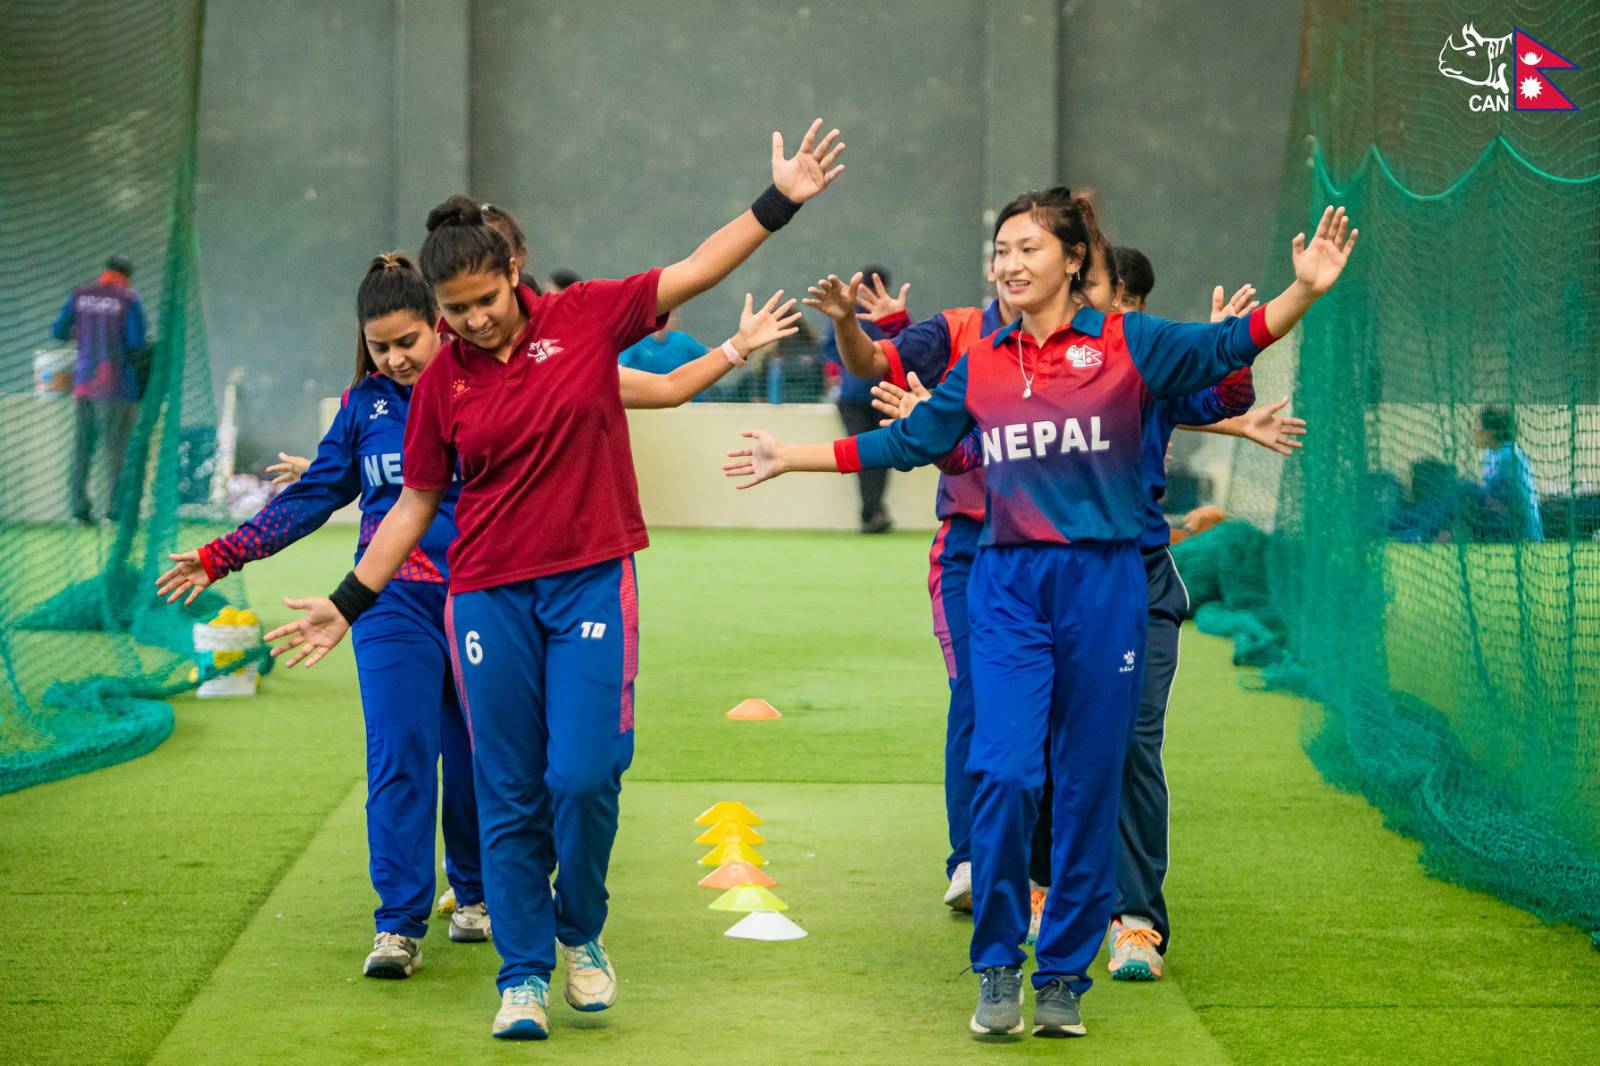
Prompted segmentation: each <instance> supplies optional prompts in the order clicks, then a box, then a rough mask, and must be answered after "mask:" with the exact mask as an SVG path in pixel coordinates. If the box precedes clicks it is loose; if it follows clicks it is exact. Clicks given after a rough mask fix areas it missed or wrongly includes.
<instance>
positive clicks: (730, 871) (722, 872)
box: [700, 862, 778, 891]
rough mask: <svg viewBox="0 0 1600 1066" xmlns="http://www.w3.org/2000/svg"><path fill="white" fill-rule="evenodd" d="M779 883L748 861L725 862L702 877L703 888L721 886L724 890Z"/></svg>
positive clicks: (701, 885) (701, 884)
mask: <svg viewBox="0 0 1600 1066" xmlns="http://www.w3.org/2000/svg"><path fill="white" fill-rule="evenodd" d="M777 883H778V882H776V881H774V880H773V879H772V878H770V877H768V876H767V875H766V874H764V873H762V872H761V871H760V870H758V869H756V868H755V867H754V866H751V865H750V864H749V863H747V862H725V863H723V864H722V865H721V866H719V867H717V868H716V869H715V870H712V871H711V872H710V873H708V874H706V875H705V876H704V877H702V878H701V879H700V887H701V888H719V889H722V890H723V891H726V890H728V889H730V888H738V887H739V886H740V885H760V886H761V887H762V888H771V887H772V886H773V885H776V884H777Z"/></svg>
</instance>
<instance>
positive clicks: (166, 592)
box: [156, 551, 211, 607]
mask: <svg viewBox="0 0 1600 1066" xmlns="http://www.w3.org/2000/svg"><path fill="white" fill-rule="evenodd" d="M167 558H168V559H171V560H172V563H173V566H172V569H171V570H168V571H167V572H166V573H164V574H162V575H161V576H160V577H158V578H156V595H157V596H165V597H166V598H167V602H168V603H172V602H174V601H175V600H177V598H178V597H179V596H182V595H183V594H184V593H185V592H187V593H188V594H189V595H188V596H187V597H186V598H185V599H184V601H183V605H184V606H185V607H187V606H189V605H190V604H191V603H193V602H194V598H195V597H196V596H198V595H200V593H202V592H204V591H205V589H206V587H207V586H208V585H210V584H211V578H210V577H209V576H207V574H206V568H205V567H203V566H201V565H200V553H199V552H198V551H187V552H178V553H176V554H174V555H168V556H167Z"/></svg>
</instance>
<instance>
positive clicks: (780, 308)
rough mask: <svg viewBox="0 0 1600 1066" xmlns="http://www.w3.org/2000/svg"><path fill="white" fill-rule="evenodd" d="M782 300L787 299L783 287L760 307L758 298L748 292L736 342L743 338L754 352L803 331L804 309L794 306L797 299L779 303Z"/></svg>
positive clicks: (748, 350) (740, 316)
mask: <svg viewBox="0 0 1600 1066" xmlns="http://www.w3.org/2000/svg"><path fill="white" fill-rule="evenodd" d="M779 300H783V290H782V289H779V290H778V291H777V292H775V293H773V294H772V295H771V296H769V297H768V298H767V302H766V303H764V304H762V305H761V307H760V309H759V310H758V309H757V308H756V307H755V298H754V297H753V296H752V295H751V294H750V293H748V292H747V293H745V294H744V311H743V313H742V314H740V315H739V337H738V340H736V341H735V344H739V343H740V342H742V343H743V347H744V350H745V351H747V352H753V351H755V350H756V349H757V348H765V347H766V346H767V345H769V344H774V343H776V342H778V341H780V340H782V339H783V338H785V337H792V336H794V335H795V334H796V333H798V332H800V326H799V322H800V312H799V311H796V310H795V309H794V301H793V300H783V303H782V304H779V303H778V301H779Z"/></svg>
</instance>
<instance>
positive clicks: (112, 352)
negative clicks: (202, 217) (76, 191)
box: [50, 255, 149, 524]
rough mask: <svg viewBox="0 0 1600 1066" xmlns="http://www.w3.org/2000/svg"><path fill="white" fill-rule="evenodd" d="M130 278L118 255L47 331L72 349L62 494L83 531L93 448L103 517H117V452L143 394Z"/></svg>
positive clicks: (140, 312)
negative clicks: (101, 466) (70, 419)
mask: <svg viewBox="0 0 1600 1066" xmlns="http://www.w3.org/2000/svg"><path fill="white" fill-rule="evenodd" d="M132 277H133V263H132V262H130V261H129V260H128V259H127V258H126V257H125V256H120V255H114V256H112V257H111V258H110V259H108V260H106V268H105V270H104V271H102V272H101V274H100V276H99V277H98V278H96V279H95V280H94V281H93V282H92V283H91V284H88V285H80V286H78V287H77V288H75V289H73V290H72V292H71V293H70V294H68V296H67V302H66V303H65V304H63V305H62V307H61V313H60V314H59V315H57V316H56V322H55V325H54V326H53V327H52V328H51V330H50V333H51V335H52V336H54V337H55V338H56V339H57V340H63V341H64V340H69V339H72V338H76V339H77V342H78V360H77V363H76V365H75V366H74V368H73V375H72V396H73V402H74V404H75V406H76V411H75V415H76V417H75V424H74V432H73V439H72V472H71V475H70V477H69V480H68V486H69V489H68V491H69V492H70V496H71V498H70V500H69V506H70V507H71V511H72V517H73V519H74V520H75V521H77V522H81V523H84V524H88V523H90V522H93V521H94V517H95V516H94V511H93V508H92V507H91V505H90V502H89V467H90V463H91V462H92V459H93V456H94V453H95V450H96V449H99V450H100V451H101V452H102V453H103V454H104V456H105V468H106V489H107V492H108V493H109V500H108V502H107V504H106V508H105V512H104V513H105V514H106V515H107V516H109V517H111V518H116V517H117V506H118V502H117V501H118V495H119V493H120V489H121V481H122V453H123V451H124V449H126V447H127V444H128V433H129V431H130V430H131V429H132V428H133V419H134V415H135V413H136V412H137V410H138V401H139V397H140V395H141V394H142V393H143V382H141V381H140V380H139V369H138V367H139V364H140V361H141V360H143V359H144V358H145V357H146V355H147V354H148V353H147V349H148V347H149V338H148V336H147V333H146V325H145V317H144V304H143V303H142V302H141V301H140V300H139V294H138V293H137V292H134V291H133V288H132V286H131V285H130V284H129V279H131V278H132Z"/></svg>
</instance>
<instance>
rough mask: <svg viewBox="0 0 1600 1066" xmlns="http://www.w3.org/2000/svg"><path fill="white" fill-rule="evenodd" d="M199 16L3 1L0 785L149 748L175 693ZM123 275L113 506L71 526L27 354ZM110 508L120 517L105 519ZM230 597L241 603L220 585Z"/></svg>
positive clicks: (188, 537)
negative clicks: (174, 565) (137, 384)
mask: <svg viewBox="0 0 1600 1066" xmlns="http://www.w3.org/2000/svg"><path fill="white" fill-rule="evenodd" d="M201 13H202V5H201V4H200V3H198V2H191V3H182V2H178V0H142V2H138V0H135V2H127V3H120V4H115V5H106V4H93V3H86V2H72V3H63V2H51V3H19V4H10V5H7V8H6V19H5V29H6V59H5V62H4V64H0V276H3V277H4V278H5V284H4V285H3V286H0V454H3V455H4V457H5V462H4V464H3V469H0V682H3V683H0V792H3V791H9V790H12V789H17V788H23V787H26V786H28V785H32V784H36V783H38V782H40V781H46V780H50V779H52V778H58V777H63V776H66V775H68V774H73V773H82V772H84V771H86V770H92V769H95V768H97V767H100V766H105V765H108V764H110V763H113V762H117V761H120V760H123V759H128V758H132V757H133V756H136V755H139V754H142V753H143V752H146V751H148V750H150V749H151V748H152V747H154V746H155V745H156V744H158V743H160V742H161V740H162V739H163V738H164V737H166V736H167V734H168V733H170V732H171V730H172V709H171V707H170V706H169V705H168V704H167V703H165V702H164V700H165V698H166V697H167V696H169V695H171V694H173V693H175V692H177V691H180V690H182V689H184V688H187V687H189V686H190V684H191V682H190V680H189V679H188V674H189V669H190V667H191V666H192V665H193V663H192V661H191V659H190V652H191V649H192V642H191V640H190V631H191V626H192V624H193V622H194V621H195V620H197V619H202V618H205V617H209V616H210V615H212V614H215V612H216V610H217V608H218V607H220V606H222V605H223V604H224V603H225V602H226V601H225V600H224V599H223V597H222V596H221V595H219V594H218V593H215V592H208V593H207V594H206V595H205V596H204V597H203V598H202V600H201V601H199V602H197V603H196V604H195V606H194V608H193V609H191V610H189V611H182V610H178V609H176V608H172V607H168V606H167V605H165V604H163V603H160V602H159V601H157V600H156V599H155V597H154V595H153V591H154V586H153V581H154V578H155V576H156V575H157V574H159V573H160V572H161V571H162V570H163V569H165V565H166V564H165V553H166V552H167V551H169V550H170V549H171V548H172V547H173V545H174V544H176V543H177V542H178V540H179V539H180V524H179V523H180V522H181V521H185V520H186V519H191V518H192V519H194V520H195V521H196V522H197V524H195V525H187V524H186V525H185V526H184V527H183V528H182V529H181V537H182V539H183V540H185V541H186V542H187V541H193V540H195V539H197V538H198V537H199V536H201V535H208V534H207V532H206V526H205V525H204V521H205V519H206V518H207V517H209V515H210V511H209V509H208V508H207V507H206V505H205V501H206V499H207V495H208V489H209V480H210V467H209V464H210V461H211V458H212V454H213V452H214V451H215V441H216V434H215V425H214V421H215V413H214V404H213V399H212V393H211V380H210V374H209V369H208V366H207V362H206V356H205V345H204V337H203V335H202V329H201V315H200V301H199V287H198V282H197V278H196V265H195V239H194V174H195V144H196V138H195V126H196V101H197V96H198V89H199V68H200V30H201ZM111 255H122V256H126V257H128V258H129V259H131V260H132V262H133V264H134V273H133V279H132V280H133V286H134V288H135V289H136V290H137V291H138V292H139V293H140V295H141V296H142V298H143V301H144V305H145V308H146V311H147V314H148V316H149V319H150V335H151V337H152V338H153V339H154V347H153V351H152V352H151V354H150V358H149V360H148V365H147V369H146V372H145V378H146V384H145V386H144V390H143V396H142V399H140V400H139V402H138V404H137V410H136V414H130V416H129V417H130V420H131V422H132V426H131V430H130V431H129V433H128V440H127V445H126V448H125V449H124V450H123V451H122V452H121V453H120V454H121V455H122V456H123V462H122V469H123V475H122V478H121V490H120V493H119V499H118V500H117V501H116V502H115V503H114V504H113V503H112V501H110V499H109V496H110V485H109V472H108V464H107V458H108V457H107V455H106V454H105V453H106V452H107V450H108V449H107V447H106V446H105V444H104V438H103V437H102V439H101V442H100V443H98V444H97V445H96V446H95V448H94V449H93V451H92V452H91V471H92V473H91V478H90V481H89V493H90V497H91V499H93V501H94V517H95V518H96V521H95V522H94V523H92V524H88V525H85V524H83V523H78V522H74V521H72V520H71V519H72V515H71V513H70V509H69V503H68V481H69V476H70V475H69V470H70V467H71V464H72V455H73V449H74V446H75V427H76V419H77V415H76V406H77V404H76V401H75V400H74V399H73V398H72V397H71V396H70V395H62V394H60V393H57V394H55V395H53V396H48V397H36V396H35V380H34V379H35V374H36V370H35V358H34V356H35V352H36V351H37V350H39V349H42V348H48V347H52V346H54V347H63V348H70V347H71V343H70V342H68V343H67V344H60V343H59V342H52V341H51V340H50V329H51V326H52V323H53V322H54V320H55V317H56V314H57V312H58V310H59V309H60V308H61V306H62V304H63V302H64V301H65V300H66V298H67V295H68V293H70V292H71V291H72V289H73V287H74V286H76V285H83V284H87V283H90V282H92V281H93V280H94V279H95V278H96V276H97V275H98V274H99V272H100V270H101V268H102V267H103V266H104V265H105V263H106V261H107V258H108V257H109V256H111ZM107 513H118V514H120V515H122V516H123V517H122V518H121V519H120V520H119V521H111V520H109V519H106V520H104V521H102V520H100V519H101V518H102V517H103V516H104V515H106V514H107ZM229 592H230V594H231V595H234V596H237V595H240V594H242V586H241V585H238V584H236V585H235V588H234V589H231V590H229Z"/></svg>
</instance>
